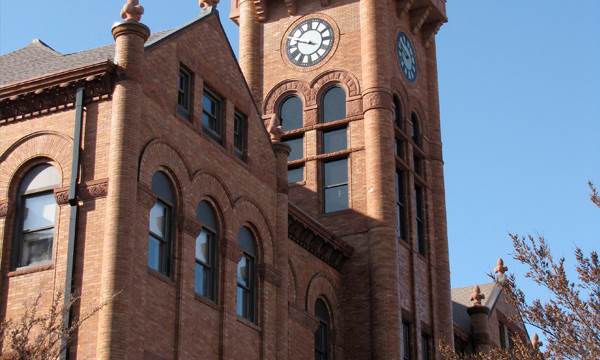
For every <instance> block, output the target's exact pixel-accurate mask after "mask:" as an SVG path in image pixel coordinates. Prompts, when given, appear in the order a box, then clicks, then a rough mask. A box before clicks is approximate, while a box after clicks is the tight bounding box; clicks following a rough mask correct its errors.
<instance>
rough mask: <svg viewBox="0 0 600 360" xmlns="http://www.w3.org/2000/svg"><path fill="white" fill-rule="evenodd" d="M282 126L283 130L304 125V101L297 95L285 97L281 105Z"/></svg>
mask: <svg viewBox="0 0 600 360" xmlns="http://www.w3.org/2000/svg"><path fill="white" fill-rule="evenodd" d="M279 117H280V118H281V128H282V129H283V131H290V130H295V129H299V128H301V127H302V126H303V117H304V109H303V107H302V101H301V100H300V98H299V97H297V96H290V97H288V98H287V99H285V100H284V101H283V102H282V103H281V106H280V107H279Z"/></svg>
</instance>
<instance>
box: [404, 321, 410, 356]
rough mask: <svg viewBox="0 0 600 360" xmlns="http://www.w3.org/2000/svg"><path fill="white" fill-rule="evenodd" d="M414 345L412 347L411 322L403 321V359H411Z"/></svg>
mask: <svg viewBox="0 0 600 360" xmlns="http://www.w3.org/2000/svg"><path fill="white" fill-rule="evenodd" d="M411 355H412V347H411V338H410V323H409V322H406V321H403V322H402V359H403V360H410V359H412V356H411Z"/></svg>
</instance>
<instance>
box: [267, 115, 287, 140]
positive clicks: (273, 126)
mask: <svg viewBox="0 0 600 360" xmlns="http://www.w3.org/2000/svg"><path fill="white" fill-rule="evenodd" d="M267 130H268V131H269V134H270V135H271V141H281V137H282V136H283V130H282V129H281V121H279V116H277V114H273V116H272V117H271V121H269V128H268V129H267Z"/></svg>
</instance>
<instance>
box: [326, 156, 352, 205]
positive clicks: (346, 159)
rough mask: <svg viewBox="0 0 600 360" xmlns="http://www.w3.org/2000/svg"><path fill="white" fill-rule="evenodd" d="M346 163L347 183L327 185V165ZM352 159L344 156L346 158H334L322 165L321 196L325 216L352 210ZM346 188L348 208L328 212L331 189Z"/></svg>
mask: <svg viewBox="0 0 600 360" xmlns="http://www.w3.org/2000/svg"><path fill="white" fill-rule="evenodd" d="M342 160H344V161H346V170H347V171H346V182H345V183H337V184H334V185H327V183H326V181H325V179H326V177H327V171H326V165H327V164H328V163H332V162H337V161H342ZM349 165H350V157H349V156H348V155H344V156H340V157H333V158H328V159H326V160H323V161H322V165H321V172H322V176H321V184H322V186H321V188H322V191H321V196H322V198H323V201H322V211H323V213H324V214H334V213H337V212H340V211H346V210H348V209H350V208H351V206H350V200H351V199H350V166H349ZM342 186H345V187H346V199H347V204H346V207H345V208H343V209H338V210H333V211H327V190H329V189H335V188H338V187H342Z"/></svg>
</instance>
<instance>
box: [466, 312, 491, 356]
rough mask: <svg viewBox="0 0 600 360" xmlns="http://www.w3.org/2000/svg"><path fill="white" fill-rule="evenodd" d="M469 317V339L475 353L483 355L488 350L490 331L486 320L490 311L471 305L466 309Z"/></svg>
mask: <svg viewBox="0 0 600 360" xmlns="http://www.w3.org/2000/svg"><path fill="white" fill-rule="evenodd" d="M467 312H468V313H469V316H471V331H472V334H471V339H472V341H473V346H474V350H475V352H476V353H480V352H481V353H485V352H487V351H488V350H489V349H490V330H489V326H488V318H489V313H490V309H488V308H487V307H486V306H483V305H473V306H471V307H470V308H468V309H467Z"/></svg>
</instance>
